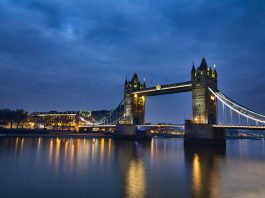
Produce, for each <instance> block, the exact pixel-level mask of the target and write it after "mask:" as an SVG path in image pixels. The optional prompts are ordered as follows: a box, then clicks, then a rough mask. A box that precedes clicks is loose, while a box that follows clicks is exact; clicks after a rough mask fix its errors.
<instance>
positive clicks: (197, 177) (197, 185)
mask: <svg viewBox="0 0 265 198" xmlns="http://www.w3.org/2000/svg"><path fill="white" fill-rule="evenodd" d="M192 166H193V168H192V183H193V189H194V192H195V194H196V195H199V194H200V190H201V167H200V158H199V155H198V154H197V153H195V154H194V157H193V164H192Z"/></svg>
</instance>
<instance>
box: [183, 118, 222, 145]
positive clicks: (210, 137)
mask: <svg viewBox="0 0 265 198" xmlns="http://www.w3.org/2000/svg"><path fill="white" fill-rule="evenodd" d="M184 144H204V145H225V144H226V135H225V129H224V128H214V127H213V126H212V125H210V124H195V123H192V122H191V121H190V120H187V121H186V122H185V136H184Z"/></svg>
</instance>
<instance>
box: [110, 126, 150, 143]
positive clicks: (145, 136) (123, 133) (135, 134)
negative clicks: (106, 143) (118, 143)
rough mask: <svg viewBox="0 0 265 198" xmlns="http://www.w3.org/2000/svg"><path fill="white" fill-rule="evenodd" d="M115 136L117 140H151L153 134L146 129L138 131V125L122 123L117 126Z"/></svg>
mask: <svg viewBox="0 0 265 198" xmlns="http://www.w3.org/2000/svg"><path fill="white" fill-rule="evenodd" d="M113 138H114V139H116V140H143V141H150V140H151V139H152V137H151V134H150V133H149V132H146V131H137V128H136V125H133V124H120V125H117V126H116V129H115V132H114V135H113Z"/></svg>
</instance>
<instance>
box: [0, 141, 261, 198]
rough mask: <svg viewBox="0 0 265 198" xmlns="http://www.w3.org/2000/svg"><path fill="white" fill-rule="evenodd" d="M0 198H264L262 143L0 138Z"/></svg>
mask: <svg viewBox="0 0 265 198" xmlns="http://www.w3.org/2000/svg"><path fill="white" fill-rule="evenodd" d="M0 197H1V198H2V197H240V198H242V197H265V142H264V141H262V140H228V141H227V145H226V148H215V149H213V148H205V147H199V148H198V147H197V148H187V147H185V148H184V144H183V140H182V139H153V140H152V142H150V143H136V142H116V141H114V140H112V139H103V138H102V139H100V138H99V139H49V138H0Z"/></svg>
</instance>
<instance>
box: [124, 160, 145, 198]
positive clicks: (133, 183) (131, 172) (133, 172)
mask: <svg viewBox="0 0 265 198" xmlns="http://www.w3.org/2000/svg"><path fill="white" fill-rule="evenodd" d="M126 190H127V197H137V198H138V197H145V196H146V177H145V169H144V164H143V161H141V160H131V161H130V163H129V169H128V175H127V178H126Z"/></svg>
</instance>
